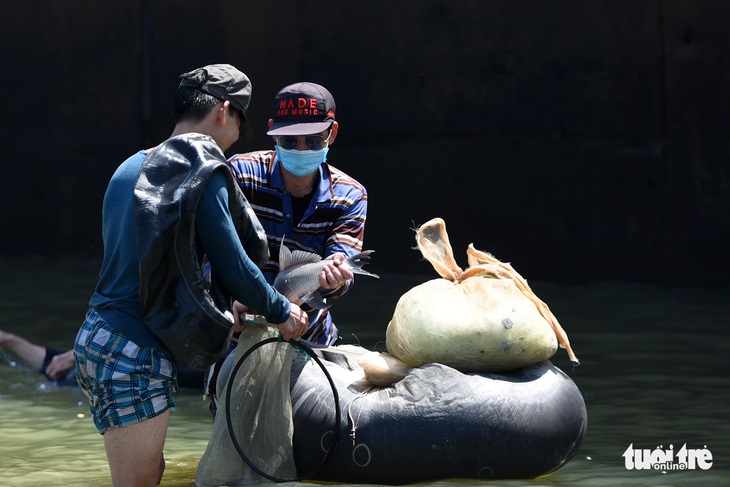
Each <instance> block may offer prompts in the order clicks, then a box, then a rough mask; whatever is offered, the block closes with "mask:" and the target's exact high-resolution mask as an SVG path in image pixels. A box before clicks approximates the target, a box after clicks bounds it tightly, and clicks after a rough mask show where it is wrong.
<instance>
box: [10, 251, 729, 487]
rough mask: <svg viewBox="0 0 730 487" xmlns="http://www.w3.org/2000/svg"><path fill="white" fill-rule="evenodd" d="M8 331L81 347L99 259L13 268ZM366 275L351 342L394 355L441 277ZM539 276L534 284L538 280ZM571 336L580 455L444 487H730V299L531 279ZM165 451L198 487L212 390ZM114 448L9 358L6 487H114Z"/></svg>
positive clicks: (341, 320)
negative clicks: (704, 454) (404, 299)
mask: <svg viewBox="0 0 730 487" xmlns="http://www.w3.org/2000/svg"><path fill="white" fill-rule="evenodd" d="M0 269H1V270H0V277H2V279H0V286H2V289H1V291H0V296H2V297H1V298H0V300H1V301H0V302H1V303H2V304H1V305H0V328H2V329H5V330H7V331H12V332H14V333H19V334H22V335H24V336H26V337H28V338H31V339H33V340H34V341H37V342H40V343H42V344H46V345H51V346H54V347H57V348H61V349H68V348H70V347H71V346H72V342H73V337H74V336H75V334H76V330H77V329H78V326H79V325H80V323H81V321H82V320H83V316H84V313H85V311H86V303H87V301H88V297H89V295H90V293H91V292H92V290H93V286H94V284H95V279H96V273H97V271H98V263H97V262H94V261H83V260H82V261H80V260H43V259H38V260H31V259H8V258H0ZM381 275H382V276H383V277H382V278H381V279H380V280H374V279H360V280H358V282H357V284H356V286H355V287H354V288H353V290H352V291H351V292H350V293H349V294H348V295H347V296H345V297H344V298H342V299H341V300H340V301H339V302H337V303H336V304H335V306H334V307H333V313H334V315H335V317H336V319H337V322H338V324H339V325H340V328H341V331H342V335H343V337H344V341H345V342H346V343H359V344H361V345H362V346H364V347H366V348H369V349H372V350H379V351H385V344H384V339H385V329H386V327H387V324H388V320H389V318H390V315H391V314H392V312H393V309H394V307H395V303H396V302H397V299H398V297H399V296H400V295H401V294H403V293H404V292H405V291H407V290H408V289H410V288H411V287H413V286H415V285H417V284H419V283H421V282H423V281H424V280H426V279H431V278H434V277H435V275H434V276H397V275H387V273H385V274H384V273H381ZM526 277H529V276H526ZM530 284H531V285H532V287H533V289H534V290H535V292H536V293H537V295H538V296H539V297H540V298H542V299H543V300H544V301H545V302H547V304H548V305H549V306H550V308H551V309H552V311H553V312H554V313H555V315H556V316H557V318H558V319H559V321H560V322H561V324H562V325H563V327H564V328H565V329H566V331H567V332H568V335H569V337H570V340H571V344H572V345H573V349H574V350H575V352H576V354H577V355H578V357H579V358H580V359H581V365H580V366H579V367H577V368H573V367H572V366H571V365H570V363H569V362H568V360H567V356H566V354H565V351H564V350H559V351H558V353H557V354H556V355H555V357H554V358H553V360H552V361H553V363H554V364H555V365H556V366H558V367H560V368H561V369H563V370H564V371H565V372H566V373H567V374H568V375H569V376H570V377H571V378H572V379H573V380H574V381H575V383H576V384H577V385H578V387H579V388H580V390H581V391H582V393H583V395H584V398H585V401H586V406H587V409H588V433H587V436H586V439H585V442H584V444H583V446H582V448H581V450H580V452H579V453H578V455H577V456H576V457H575V458H574V459H573V460H572V461H570V462H569V463H568V464H567V465H565V466H564V467H562V468H561V469H559V470H558V471H556V472H554V473H552V474H550V475H547V476H544V477H541V478H539V479H535V480H530V481H524V480H521V481H490V482H486V481H441V482H434V483H432V484H428V485H430V486H434V487H447V486H463V485H470V486H489V487H499V486H505V487H524V486H529V487H538V486H555V487H558V486H560V487H574V486H581V487H590V486H619V487H622V486H626V487H628V486H631V487H635V486H639V487H650V486H651V487H659V486H663V487H670V486H671V487H680V486H687V487H694V486H712V487H715V486H716V487H721V486H727V485H730V464H729V460H728V459H729V458H730V413H728V409H729V408H730V406H728V405H729V404H730V392H729V391H730V387H729V386H730V379H729V378H728V370H730V367H729V365H730V363H729V362H730V359H729V357H730V339H728V334H727V332H728V326H729V325H730V289H727V288H724V289H679V288H663V287H657V286H651V285H630V284H620V283H617V284H614V283H611V284H607V283H600V284H587V285H558V284H551V283H542V282H532V281H531V282H530ZM176 400H177V407H176V408H175V411H174V412H173V414H172V416H171V420H170V430H169V433H168V437H167V443H166V446H165V458H166V460H167V463H168V464H167V468H166V471H165V476H164V477H163V481H162V485H163V486H186V487H189V486H193V485H194V479H195V471H196V467H197V464H198V460H199V458H200V456H201V455H202V454H203V452H204V451H205V447H206V445H207V441H208V437H209V434H210V431H211V428H212V424H213V421H212V417H211V416H210V414H209V412H208V410H207V403H206V402H205V401H203V399H202V394H201V392H200V391H198V390H195V389H186V390H181V391H180V392H179V393H178V394H177V396H176ZM631 444H633V445H634V447H635V448H637V449H650V450H653V449H655V448H657V447H660V448H661V449H667V448H669V446H670V445H672V447H673V448H674V450H675V451H677V450H679V449H680V448H681V446H682V445H685V444H686V447H687V448H688V449H707V450H709V451H710V452H711V454H712V457H713V464H712V467H711V468H710V469H708V470H702V469H699V468H696V469H694V470H686V471H674V470H670V471H661V470H658V471H655V470H636V469H633V470H628V469H627V468H626V466H625V463H624V458H623V457H622V455H623V453H624V451H625V450H626V449H627V448H628V447H629V445H631ZM109 484H110V481H109V471H108V467H107V464H106V457H105V454H104V448H103V441H102V438H101V436H100V435H99V434H98V433H96V430H95V428H94V426H93V423H92V421H91V418H90V416H89V413H88V409H87V406H86V401H85V397H84V395H83V394H82V393H81V392H80V391H79V390H78V389H70V388H58V387H53V386H52V385H51V384H50V383H48V382H47V381H45V380H43V378H42V377H41V376H40V375H39V374H37V373H36V372H35V371H33V370H30V369H29V368H27V367H25V366H23V365H22V364H20V363H18V360H17V358H16V357H14V356H12V355H11V354H9V353H6V352H3V351H0V485H7V486H51V485H66V486H69V485H73V486H79V487H86V486H104V485H109Z"/></svg>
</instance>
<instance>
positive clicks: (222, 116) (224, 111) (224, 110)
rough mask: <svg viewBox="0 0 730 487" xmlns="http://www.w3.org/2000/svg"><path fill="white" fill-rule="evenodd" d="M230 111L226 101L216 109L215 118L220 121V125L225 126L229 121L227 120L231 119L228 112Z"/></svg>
mask: <svg viewBox="0 0 730 487" xmlns="http://www.w3.org/2000/svg"><path fill="white" fill-rule="evenodd" d="M230 109H231V102H230V101H228V100H225V101H224V102H223V104H222V105H221V107H220V108H219V109H218V114H217V117H218V120H220V122H221V125H225V124H226V123H227V122H228V121H229V120H228V119H229V118H230V117H231V113H230V112H229V110H230Z"/></svg>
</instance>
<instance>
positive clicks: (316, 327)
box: [229, 150, 368, 345]
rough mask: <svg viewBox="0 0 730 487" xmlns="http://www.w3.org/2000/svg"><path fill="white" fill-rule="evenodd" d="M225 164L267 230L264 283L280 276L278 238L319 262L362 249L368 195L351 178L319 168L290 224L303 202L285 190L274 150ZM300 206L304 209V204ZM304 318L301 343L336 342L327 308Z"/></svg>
mask: <svg viewBox="0 0 730 487" xmlns="http://www.w3.org/2000/svg"><path fill="white" fill-rule="evenodd" d="M229 163H230V165H231V167H232V169H233V172H234V174H235V175H236V178H237V179H238V181H239V183H240V184H241V188H242V189H243V193H244V194H245V196H246V198H247V199H248V201H249V203H250V204H251V207H252V208H253V209H254V211H255V212H256V215H257V216H258V218H259V220H260V221H261V224H262V225H263V227H264V229H265V230H266V235H267V237H268V241H269V250H270V253H271V256H270V259H269V261H268V262H266V264H265V266H264V269H263V273H264V276H265V277H266V280H267V281H268V282H269V283H273V282H274V278H275V277H276V274H277V273H278V272H279V246H280V244H281V239H282V237H284V243H285V245H286V246H287V247H289V249H290V250H305V251H307V252H313V253H315V254H319V255H321V256H322V257H323V258H325V257H327V256H329V255H332V254H335V253H337V252H341V253H343V254H345V255H346V256H351V255H354V254H356V253H358V252H360V251H362V247H363V237H364V234H365V219H366V216H367V201H368V197H367V191H366V190H365V187H364V186H363V185H362V184H360V183H359V182H358V181H356V180H355V179H354V178H352V177H351V176H348V175H347V174H345V173H344V172H342V171H340V170H339V169H337V168H335V167H333V166H330V165H329V164H322V165H320V166H319V169H318V170H319V174H320V178H319V184H318V185H317V186H315V188H314V190H313V192H312V193H311V195H309V196H307V197H305V198H311V200H310V201H309V204H308V206H306V209H305V210H304V211H303V216H302V218H301V220H299V221H295V214H296V213H298V212H297V211H296V208H295V205H296V204H297V200H302V199H300V198H292V196H291V194H289V192H288V191H287V190H286V188H285V187H284V181H283V179H282V176H281V168H280V162H279V160H278V159H277V158H276V151H273V150H269V151H259V152H251V153H247V154H237V155H235V156H233V157H231V158H230V159H229ZM300 202H301V201H300ZM304 203H305V205H306V200H305V201H304ZM351 285H352V281H350V282H348V283H347V284H346V285H344V286H342V287H341V288H339V289H337V290H335V291H334V292H329V293H327V292H322V295H323V296H325V297H328V298H336V297H338V296H341V295H342V294H344V293H345V292H347V290H348V289H349V288H350V287H351ZM323 291H331V290H323ZM309 315H310V326H309V331H308V332H307V334H306V335H304V337H303V338H304V339H305V340H309V341H311V342H317V343H323V344H327V345H331V344H333V343H334V342H335V341H337V339H338V338H339V334H338V330H337V327H336V326H335V324H334V323H333V321H332V317H331V315H330V313H329V311H328V310H321V311H318V312H316V313H315V312H314V311H312V312H309Z"/></svg>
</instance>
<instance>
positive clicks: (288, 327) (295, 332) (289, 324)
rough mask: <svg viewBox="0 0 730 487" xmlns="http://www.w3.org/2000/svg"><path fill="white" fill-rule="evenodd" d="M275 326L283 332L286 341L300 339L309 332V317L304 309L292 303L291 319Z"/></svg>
mask: <svg viewBox="0 0 730 487" xmlns="http://www.w3.org/2000/svg"><path fill="white" fill-rule="evenodd" d="M275 326H276V328H278V329H279V331H280V332H281V336H282V337H283V338H284V340H286V341H289V340H291V339H292V338H299V337H301V336H302V335H304V334H305V333H306V332H307V328H309V317H308V316H307V313H305V312H304V311H302V308H300V307H299V306H297V305H296V304H294V303H291V311H289V319H288V320H286V321H285V322H284V323H279V324H278V325H275Z"/></svg>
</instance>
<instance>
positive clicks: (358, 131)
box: [0, 0, 730, 285]
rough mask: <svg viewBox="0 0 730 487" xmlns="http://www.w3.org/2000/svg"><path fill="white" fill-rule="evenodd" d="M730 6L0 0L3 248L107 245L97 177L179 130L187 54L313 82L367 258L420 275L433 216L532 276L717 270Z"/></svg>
mask: <svg viewBox="0 0 730 487" xmlns="http://www.w3.org/2000/svg"><path fill="white" fill-rule="evenodd" d="M728 19H730V3H727V2H719V1H713V0H685V1H677V0H674V1H673V0H666V1H659V0H656V1H642V2H635V1H633V0H625V1H623V0H606V1H591V2H582V1H577V0H556V1H551V2H530V1H513V0H500V1H485V0H472V1H458V0H457V1H454V0H451V1H449V0H440V1H437V0H402V1H398V2H392V1H383V0H374V1H369V2H341V1H334V0H332V1H304V0H300V1H291V0H290V1H285V0H267V1H266V2H254V1H241V0H210V1H206V2H202V1H197V0H191V1H187V2H175V1H171V0H160V1H153V0H136V1H132V0H112V1H107V2H104V3H103V4H102V3H100V2H95V1H92V0H88V1H80V0H67V1H65V2H54V1H51V0H45V1H40V0H36V1H29V2H24V3H22V4H21V3H20V2H12V1H10V0H1V1H0V36H1V37H0V39H1V41H2V42H1V43H0V59H1V60H2V64H3V71H4V73H3V76H1V77H0V87H2V91H1V92H2V102H1V103H2V105H1V106H2V113H3V115H4V116H3V122H2V133H3V138H4V144H3V149H2V167H3V172H4V174H5V176H6V179H5V181H6V190H5V191H3V192H2V195H1V196H0V204H2V208H3V220H2V227H3V234H4V237H3V238H2V239H1V241H0V254H10V255H14V254H49V255H56V254H81V255H91V256H100V255H101V252H102V248H101V242H100V236H99V234H100V208H101V198H102V196H103V192H104V189H105V186H106V182H107V181H108V179H109V177H110V176H111V174H112V172H113V171H114V169H115V168H116V166H117V165H118V164H119V163H120V162H121V161H122V160H123V159H124V158H125V157H127V156H128V155H130V154H131V153H133V152H134V151H136V150H138V149H140V148H142V147H148V146H151V145H154V144H155V143H157V142H158V141H160V140H162V139H164V138H165V137H166V136H167V135H168V134H169V132H170V130H171V128H172V122H171V117H170V110H169V102H170V98H171V96H172V93H173V92H174V89H175V87H176V85H177V80H176V77H177V75H178V74H180V73H181V72H183V71H186V70H189V69H192V68H194V67H197V66H200V65H204V64H209V63H214V62H229V63H231V64H234V65H236V66H238V67H239V68H240V69H242V70H243V71H245V72H246V73H247V74H248V75H249V76H250V77H251V79H252V81H253V86H254V90H253V93H254V98H253V102H252V105H251V108H250V112H249V115H250V118H251V120H252V121H253V123H254V128H255V129H256V132H257V135H256V138H255V140H254V141H252V142H246V143H243V142H239V143H237V144H236V145H235V146H234V148H233V149H234V150H235V151H247V150H254V149H258V148H265V147H271V146H272V142H271V141H270V139H268V138H267V137H266V136H265V124H266V120H267V119H268V117H269V111H270V108H271V101H272V99H273V96H274V94H275V93H276V91H278V89H279V88H281V87H282V86H284V85H285V84H288V83H291V82H294V81H299V80H310V81H316V82H319V83H321V84H323V85H325V86H327V87H328V88H329V89H330V90H331V91H332V93H333V94H334V96H335V99H336V101H337V104H338V120H339V121H340V126H341V127H340V135H339V136H338V139H337V142H336V144H335V145H334V146H333V148H332V150H331V152H330V158H329V160H330V162H331V163H332V164H334V165H336V166H338V167H340V168H341V169H343V170H344V171H346V172H348V173H350V174H352V175H353V176H355V177H357V178H358V179H359V180H361V181H362V182H363V183H364V184H365V185H366V187H367V188H368V191H369V196H370V213H369V221H368V230H367V236H366V247H368V248H372V249H375V250H376V253H375V255H374V263H373V265H372V267H373V268H374V269H388V270H392V271H394V272H419V273H428V274H433V271H432V270H431V268H430V266H429V265H428V264H427V263H425V262H424V261H422V260H421V258H420V254H419V253H418V252H417V251H414V250H412V247H413V246H414V244H415V240H414V233H413V231H412V228H413V227H414V226H415V225H418V224H421V223H424V222H425V221H427V220H429V219H430V218H432V217H435V216H441V217H443V218H444V219H445V220H446V223H447V228H448V230H449V234H450V237H451V242H452V245H453V247H454V252H455V255H456V257H457V259H458V260H459V262H460V263H461V264H462V265H463V266H466V257H465V250H466V246H467V244H468V243H470V242H473V243H474V244H475V245H476V246H477V247H478V248H480V249H483V250H487V251H489V252H491V253H493V254H494V255H495V256H497V257H498V258H500V259H501V260H504V261H510V262H512V264H513V265H514V267H515V268H516V269H517V270H518V271H519V272H521V273H522V274H523V275H524V276H525V277H526V278H528V279H535V280H552V281H572V282H581V281H590V280H621V281H634V282H661V283H674V284H682V285H684V284H688V285H700V284H718V283H722V284H727V283H730V273H728V269H730V257H728V252H727V249H728V247H729V246H730V196H729V195H730V191H729V189H730V188H729V186H730V174H729V173H730V162H729V158H730V143H729V142H728V140H730V139H728V137H727V131H728V129H729V128H730V98H729V96H728V88H727V87H728V86H730V54H729V53H730V31H728V29H727V20H728Z"/></svg>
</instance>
